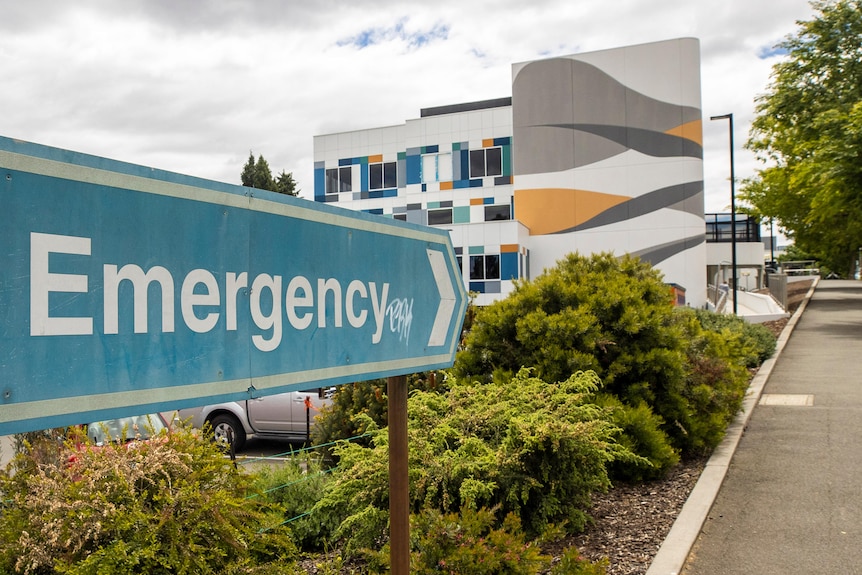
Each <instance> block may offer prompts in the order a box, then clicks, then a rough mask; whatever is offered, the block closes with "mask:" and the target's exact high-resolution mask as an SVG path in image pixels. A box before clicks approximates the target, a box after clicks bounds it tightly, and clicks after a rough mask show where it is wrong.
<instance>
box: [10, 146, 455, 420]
mask: <svg viewBox="0 0 862 575" xmlns="http://www.w3.org/2000/svg"><path fill="white" fill-rule="evenodd" d="M0 178H2V179H0V230H2V233H0V245H2V249H0V345H2V352H0V435H3V434H10V433H19V432H23V431H28V430H34V429H44V428H48V427H57V426H62V425H71V424H76V423H81V422H85V421H92V420H100V419H108V418H113V417H120V416H123V415H129V414H134V413H143V412H154V411H167V410H173V409H177V408H181V407H187V406H192V405H199V404H201V403H204V402H211V401H228V400H237V399H244V398H249V397H257V396H262V395H268V394H273V393H280V392H285V391H292V390H297V389H309V388H314V387H319V386H325V385H335V384H339V383H345V382H352V381H359V380H365V379H374V378H379V377H387V376H392V375H401V374H406V373H414V372H418V371H423V370H429V369H438V368H444V367H448V366H451V365H452V363H453V361H454V357H455V349H456V346H457V344H458V339H459V336H460V330H461V325H462V322H463V318H464V312H465V309H466V305H467V296H466V293H465V290H464V284H463V280H462V277H461V272H460V269H459V267H458V262H457V259H456V257H455V254H454V251H453V249H452V244H451V241H450V239H449V235H448V232H446V231H445V230H440V229H434V228H429V227H424V226H416V225H411V224H407V223H404V222H400V221H395V220H392V219H389V218H383V217H380V216H374V215H369V214H364V213H360V212H353V211H349V210H344V209H339V208H334V207H332V206H327V205H322V204H317V203H314V202H311V201H307V200H303V199H298V198H293V197H289V196H283V195H280V194H274V193H270V192H266V191H261V190H256V189H251V188H246V187H242V186H236V185H231V184H225V183H219V182H214V181H209V180H204V179H200V178H195V177H191V176H184V175H180V174H176V173H171V172H167V171H162V170H156V169H152V168H147V167H144V166H138V165H133V164H128V163H124V162H118V161H114V160H109V159H105V158H100V157H95V156H90V155H86V154H81V153H76V152H71V151H68V150H61V149H57V148H50V147H46V146H41V145H38V144H33V143H28V142H22V141H18V140H13V139H9V138H3V137H0Z"/></svg>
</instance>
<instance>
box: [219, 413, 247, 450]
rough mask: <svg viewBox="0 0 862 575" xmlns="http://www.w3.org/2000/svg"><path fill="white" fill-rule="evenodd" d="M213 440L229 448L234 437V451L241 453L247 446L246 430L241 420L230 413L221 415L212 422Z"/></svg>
mask: <svg viewBox="0 0 862 575" xmlns="http://www.w3.org/2000/svg"><path fill="white" fill-rule="evenodd" d="M210 426H211V427H212V434H213V439H214V440H215V441H217V442H218V443H222V444H224V445H225V446H227V445H228V444H229V442H230V438H231V437H233V448H234V451H240V450H241V449H242V447H243V445H245V430H244V429H243V428H242V424H240V422H239V420H238V419H237V418H236V417H234V416H233V415H230V414H228V413H221V414H219V415H216V416H215V417H213V418H212V419H211V420H210Z"/></svg>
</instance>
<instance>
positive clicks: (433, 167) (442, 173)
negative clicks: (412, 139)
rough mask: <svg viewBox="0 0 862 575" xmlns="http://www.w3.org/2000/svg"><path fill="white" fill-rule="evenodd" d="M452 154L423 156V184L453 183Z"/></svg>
mask: <svg viewBox="0 0 862 575" xmlns="http://www.w3.org/2000/svg"><path fill="white" fill-rule="evenodd" d="M451 181H452V154H426V155H424V156H422V183H423V184H425V183H428V182H451Z"/></svg>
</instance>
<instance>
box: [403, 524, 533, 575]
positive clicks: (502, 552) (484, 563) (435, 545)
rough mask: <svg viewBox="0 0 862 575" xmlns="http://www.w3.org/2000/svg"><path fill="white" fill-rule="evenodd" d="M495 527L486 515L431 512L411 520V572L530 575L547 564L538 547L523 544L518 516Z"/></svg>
mask: <svg viewBox="0 0 862 575" xmlns="http://www.w3.org/2000/svg"><path fill="white" fill-rule="evenodd" d="M497 524H498V522H497V520H496V517H495V513H494V511H492V510H488V509H470V508H465V509H464V510H462V512H461V513H441V512H439V511H437V510H431V509H429V510H426V511H424V512H422V513H420V514H419V515H415V516H413V525H412V531H411V532H412V533H413V534H414V537H413V539H414V543H413V547H414V549H415V551H414V552H413V553H412V554H411V555H412V557H411V563H412V569H411V570H412V571H413V572H414V573H416V575H432V574H436V573H449V574H451V575H496V574H503V573H505V574H511V575H533V574H535V573H539V572H540V570H541V569H542V568H544V567H546V566H547V565H548V564H549V563H550V557H547V556H544V555H542V553H541V550H540V549H539V547H538V546H537V545H536V544H534V543H530V542H528V541H526V537H525V535H524V532H523V531H522V530H521V523H520V520H519V519H518V517H517V515H514V514H509V515H507V516H506V517H505V518H504V520H503V521H502V525H500V527H499V528H495V525H497Z"/></svg>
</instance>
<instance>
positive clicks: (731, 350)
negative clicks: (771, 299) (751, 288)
mask: <svg viewBox="0 0 862 575" xmlns="http://www.w3.org/2000/svg"><path fill="white" fill-rule="evenodd" d="M704 317H705V316H704V313H703V312H695V311H693V310H680V311H679V313H678V314H677V322H678V324H679V326H680V327H681V328H682V330H683V331H684V333H685V334H686V337H685V340H686V342H687V344H686V358H687V361H686V378H685V385H684V387H683V388H682V389H681V390H680V393H681V395H682V396H683V397H684V398H685V402H686V404H687V405H688V406H689V411H688V413H680V414H677V420H678V421H680V422H681V423H682V425H683V426H684V427H685V429H686V430H687V433H686V435H685V436H684V437H683V438H682V447H683V449H684V450H685V451H686V452H687V453H689V454H692V455H704V454H707V453H709V452H710V451H711V450H712V449H713V448H715V446H717V445H718V444H719V442H720V441H721V439H722V438H723V437H724V434H725V431H726V429H727V425H728V424H729V423H730V422H731V421H732V420H733V418H734V416H735V415H736V414H737V413H738V412H739V410H740V409H741V407H742V401H743V399H744V398H745V391H746V389H747V388H748V383H749V380H750V373H749V371H748V368H747V364H748V362H749V360H750V358H751V349H752V348H751V345H750V340H749V339H747V338H746V337H745V336H744V335H743V332H742V331H732V330H731V329H730V328H727V327H725V328H722V329H721V330H720V331H716V330H714V329H705V328H703V327H702V323H701V322H702V320H703V318H704ZM719 321H721V320H719ZM708 325H709V324H708ZM714 325H718V324H714ZM730 325H735V326H739V325H740V324H738V323H736V322H732V323H731V324H730Z"/></svg>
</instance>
